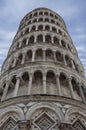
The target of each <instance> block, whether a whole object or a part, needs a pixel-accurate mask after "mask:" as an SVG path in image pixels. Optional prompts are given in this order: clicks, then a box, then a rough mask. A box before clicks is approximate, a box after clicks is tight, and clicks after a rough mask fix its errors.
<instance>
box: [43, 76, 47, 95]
mask: <svg viewBox="0 0 86 130" xmlns="http://www.w3.org/2000/svg"><path fill="white" fill-rule="evenodd" d="M43 94H46V74H44V75H43Z"/></svg>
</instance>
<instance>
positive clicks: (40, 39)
mask: <svg viewBox="0 0 86 130" xmlns="http://www.w3.org/2000/svg"><path fill="white" fill-rule="evenodd" d="M37 42H38V43H40V42H43V36H42V35H38V36H37Z"/></svg>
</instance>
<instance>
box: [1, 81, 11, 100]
mask: <svg viewBox="0 0 86 130" xmlns="http://www.w3.org/2000/svg"><path fill="white" fill-rule="evenodd" d="M8 88H9V81H6V85H5V88H4V91H3V95H2V98H1V100H2V101H3V100H5V99H6V95H7V92H8Z"/></svg>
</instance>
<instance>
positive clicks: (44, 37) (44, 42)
mask: <svg viewBox="0 0 86 130" xmlns="http://www.w3.org/2000/svg"><path fill="white" fill-rule="evenodd" d="M43 42H44V43H45V35H43Z"/></svg>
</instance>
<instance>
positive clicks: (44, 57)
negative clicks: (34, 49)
mask: <svg viewBox="0 0 86 130" xmlns="http://www.w3.org/2000/svg"><path fill="white" fill-rule="evenodd" d="M43 61H46V55H45V50H43Z"/></svg>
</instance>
